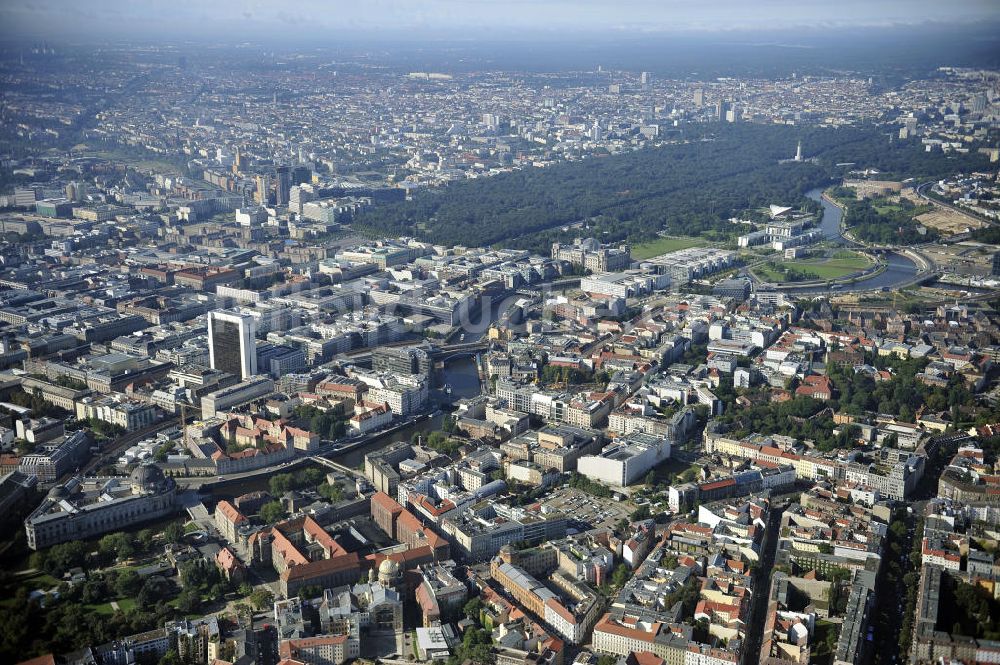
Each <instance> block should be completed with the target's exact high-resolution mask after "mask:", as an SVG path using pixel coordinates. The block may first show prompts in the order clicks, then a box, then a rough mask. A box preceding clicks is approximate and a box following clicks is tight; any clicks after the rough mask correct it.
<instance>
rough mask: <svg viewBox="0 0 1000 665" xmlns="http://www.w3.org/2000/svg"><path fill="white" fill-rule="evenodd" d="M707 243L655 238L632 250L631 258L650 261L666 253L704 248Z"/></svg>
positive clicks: (694, 239)
mask: <svg viewBox="0 0 1000 665" xmlns="http://www.w3.org/2000/svg"><path fill="white" fill-rule="evenodd" d="M707 244H708V243H707V242H706V241H705V240H702V239H701V238H691V237H674V238H657V239H656V240H651V241H649V242H644V243H641V244H639V245H636V246H635V247H633V248H632V258H633V259H636V260H639V261H641V260H643V259H650V258H653V257H654V256H659V255H660V254H666V253H667V252H676V251H677V250H679V249H687V248H688V247H704V246H705V245H707Z"/></svg>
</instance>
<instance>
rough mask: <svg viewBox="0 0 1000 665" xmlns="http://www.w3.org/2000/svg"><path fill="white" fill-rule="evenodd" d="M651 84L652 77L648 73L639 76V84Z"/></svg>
mask: <svg viewBox="0 0 1000 665" xmlns="http://www.w3.org/2000/svg"><path fill="white" fill-rule="evenodd" d="M652 82H653V75H652V74H650V73H649V72H643V73H641V74H639V83H641V84H642V85H649V84H650V83H652Z"/></svg>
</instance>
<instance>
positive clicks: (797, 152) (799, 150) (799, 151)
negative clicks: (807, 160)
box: [795, 141, 802, 162]
mask: <svg viewBox="0 0 1000 665" xmlns="http://www.w3.org/2000/svg"><path fill="white" fill-rule="evenodd" d="M795 161H797V162H801V161H802V141H799V144H798V146H797V147H796V148H795Z"/></svg>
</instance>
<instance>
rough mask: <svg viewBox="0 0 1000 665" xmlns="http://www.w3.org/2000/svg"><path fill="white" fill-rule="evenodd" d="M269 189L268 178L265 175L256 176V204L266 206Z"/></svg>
mask: <svg viewBox="0 0 1000 665" xmlns="http://www.w3.org/2000/svg"><path fill="white" fill-rule="evenodd" d="M270 189H271V182H270V180H269V178H268V177H267V176H266V175H258V176H257V194H256V197H255V198H256V199H257V203H259V204H261V205H262V206H266V205H267V197H268V195H269V191H268V190H270Z"/></svg>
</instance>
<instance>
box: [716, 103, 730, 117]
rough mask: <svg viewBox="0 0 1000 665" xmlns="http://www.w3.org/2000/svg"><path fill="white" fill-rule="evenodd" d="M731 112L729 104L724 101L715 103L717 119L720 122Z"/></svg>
mask: <svg viewBox="0 0 1000 665" xmlns="http://www.w3.org/2000/svg"><path fill="white" fill-rule="evenodd" d="M728 111H729V102H726V101H724V100H721V99H720V100H719V101H717V102H716V103H715V119H716V120H718V121H720V122H721V121H723V120H725V119H726V113H727V112H728Z"/></svg>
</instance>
